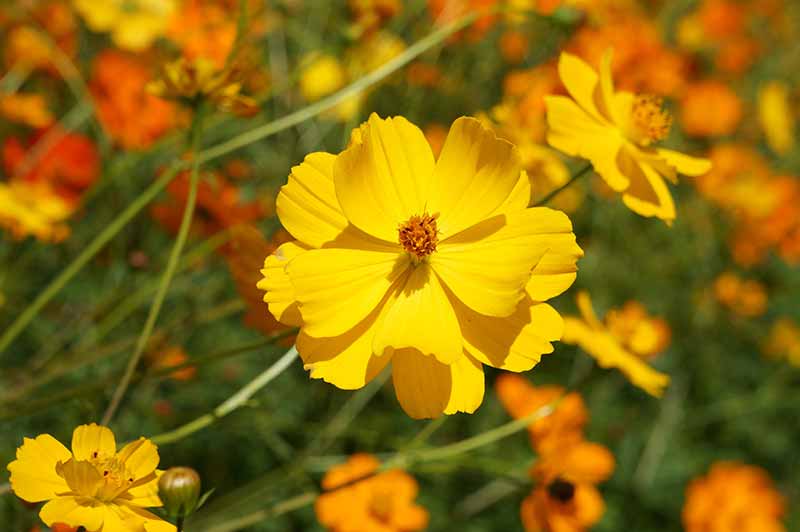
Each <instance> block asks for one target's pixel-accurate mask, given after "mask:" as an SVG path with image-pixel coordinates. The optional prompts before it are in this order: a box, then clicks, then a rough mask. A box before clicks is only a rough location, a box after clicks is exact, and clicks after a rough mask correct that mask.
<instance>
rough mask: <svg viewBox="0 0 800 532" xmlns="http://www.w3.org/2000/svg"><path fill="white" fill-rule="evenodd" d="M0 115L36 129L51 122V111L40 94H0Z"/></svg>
mask: <svg viewBox="0 0 800 532" xmlns="http://www.w3.org/2000/svg"><path fill="white" fill-rule="evenodd" d="M0 115H3V116H4V117H6V118H8V119H9V120H11V121H12V122H17V123H20V124H25V125H27V126H30V127H32V128H37V129H39V128H44V127H47V126H49V125H50V124H52V123H53V113H51V112H50V110H49V109H48V108H47V102H46V101H45V99H44V96H42V95H41V94H21V93H16V94H0Z"/></svg>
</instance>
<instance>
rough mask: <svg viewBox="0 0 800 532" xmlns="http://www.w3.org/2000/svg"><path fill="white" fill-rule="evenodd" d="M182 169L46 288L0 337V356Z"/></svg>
mask: <svg viewBox="0 0 800 532" xmlns="http://www.w3.org/2000/svg"><path fill="white" fill-rule="evenodd" d="M181 166H182V165H180V164H176V165H173V166H172V167H171V168H170V169H169V170H167V171H166V172H164V174H163V175H162V176H161V177H160V178H158V179H157V180H156V181H154V182H153V183H152V184H151V185H150V186H149V187H147V188H146V189H145V190H144V191H143V192H142V193H141V194H140V195H139V197H137V198H136V199H135V200H133V202H132V203H131V204H130V205H128V207H127V208H126V209H125V210H124V211H122V213H121V214H120V215H119V216H118V217H117V218H116V219H114V220H113V221H112V222H111V223H110V224H108V226H106V228H105V229H104V230H103V231H102V232H101V233H100V234H99V235H97V237H95V239H94V240H92V241H91V242H90V243H89V245H88V246H86V247H85V248H84V250H83V251H82V252H81V253H80V255H78V256H77V257H76V258H75V260H73V261H72V262H71V263H70V265H69V266H67V267H66V268H65V269H64V271H62V272H61V274H59V275H58V277H56V278H55V279H53V280H52V281H51V282H50V284H49V285H47V288H45V289H44V290H43V291H42V293H40V294H39V295H38V296H37V297H36V299H34V300H33V302H32V303H31V304H30V305H28V307H27V308H26V309H25V310H24V311H23V312H22V313H21V314H20V315H19V316H18V317H17V319H16V320H14V322H13V323H12V324H11V325H10V326H9V327H8V329H6V330H5V331H4V332H3V335H2V336H1V337H0V353H2V352H3V351H5V349H6V348H7V347H8V346H9V344H11V342H13V341H14V339H15V338H16V337H17V336H19V334H20V333H21V332H22V331H23V330H24V329H25V327H27V326H28V324H29V323H30V322H31V320H32V319H33V318H35V317H36V315H37V314H38V313H39V311H40V310H42V308H43V307H44V306H45V305H46V304H47V303H48V302H49V301H50V300H51V299H52V298H53V297H54V296H55V295H56V294H57V293H58V292H59V291H61V289H62V288H64V286H65V285H66V284H67V283H68V282H69V281H70V280H72V278H73V277H75V275H76V274H77V273H78V272H79V271H81V269H82V268H83V267H84V266H85V265H86V264H87V263H88V262H89V261H90V260H91V259H92V258H94V256H95V255H96V254H97V253H98V252H99V251H100V250H101V249H102V248H103V246H105V245H106V244H107V243H108V241H109V240H111V239H112V238H114V237H115V236H116V235H117V233H119V232H120V231H121V230H122V228H123V227H125V226H126V225H127V224H128V222H130V221H131V220H132V219H133V218H134V217H135V216H136V215H137V214H139V211H141V210H142V209H143V208H144V207H145V206H146V205H147V204H148V203H150V202H151V201H152V200H153V198H155V197H156V196H157V195H158V193H159V192H161V191H162V190H163V189H164V188H165V187H166V186H167V185H168V184H169V182H170V181H172V179H173V178H174V177H175V174H177V172H178V170H179V169H180V168H181Z"/></svg>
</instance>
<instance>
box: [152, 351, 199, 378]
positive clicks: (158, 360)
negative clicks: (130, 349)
mask: <svg viewBox="0 0 800 532" xmlns="http://www.w3.org/2000/svg"><path fill="white" fill-rule="evenodd" d="M149 358H150V365H151V367H152V368H153V369H169V368H173V367H176V366H182V365H183V364H184V363H186V362H187V361H188V360H189V357H188V356H187V355H186V351H184V350H183V348H182V347H180V346H169V347H165V348H163V349H159V350H157V351H153V352H151V353H150V354H149ZM196 374H197V368H196V367H194V366H186V367H184V368H181V369H176V370H175V371H173V372H171V373H170V374H169V376H170V378H172V379H174V380H176V381H188V380H192V379H193V378H194V376H195V375H196Z"/></svg>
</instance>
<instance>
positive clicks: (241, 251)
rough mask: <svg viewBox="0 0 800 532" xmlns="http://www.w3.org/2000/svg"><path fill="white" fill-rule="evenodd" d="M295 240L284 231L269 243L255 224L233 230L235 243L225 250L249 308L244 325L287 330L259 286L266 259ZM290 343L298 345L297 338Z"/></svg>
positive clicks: (272, 331)
mask: <svg viewBox="0 0 800 532" xmlns="http://www.w3.org/2000/svg"><path fill="white" fill-rule="evenodd" d="M289 240H291V236H290V235H289V233H287V232H286V231H284V230H282V229H280V230H278V231H277V232H276V233H275V234H274V235H273V236H272V240H271V241H269V242H267V240H265V239H264V237H263V236H261V231H259V230H258V229H256V228H255V227H254V226H252V225H247V224H239V225H235V226H233V227H232V228H231V241H230V244H229V246H228V247H227V249H226V251H225V261H226V262H227V264H228V269H229V270H230V272H231V276H232V277H233V281H234V283H235V284H236V291H237V292H239V296H241V298H242V299H243V300H244V302H245V304H246V305H247V312H246V314H245V316H244V324H245V325H247V326H248V327H250V328H252V329H255V330H257V331H261V332H262V333H264V334H266V335H272V334H275V333H276V332H279V331H284V330H286V329H287V327H286V326H285V325H282V324H281V323H280V322H279V321H278V320H276V319H275V318H274V317H273V316H272V314H271V313H270V312H269V307H268V305H267V304H266V303H265V302H264V299H263V297H264V293H263V292H262V291H261V290H259V289H258V288H257V287H256V284H257V283H258V282H259V281H260V280H261V274H260V271H261V268H262V267H263V265H264V257H267V256H269V255H271V254H272V253H273V252H274V251H275V250H276V249H278V246H279V245H281V244H282V243H284V242H288V241H289ZM286 343H288V344H289V345H292V344H294V337H291V338H287V339H286Z"/></svg>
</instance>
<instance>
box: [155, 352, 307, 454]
mask: <svg viewBox="0 0 800 532" xmlns="http://www.w3.org/2000/svg"><path fill="white" fill-rule="evenodd" d="M295 358H297V349H296V348H294V347H292V348H291V349H289V350H288V351H287V352H286V354H284V355H283V356H282V357H281V358H279V359H278V360H277V361H276V362H275V363H274V364H272V365H271V366H270V367H268V368H267V369H266V370H264V371H263V372H261V373H260V374H259V375H258V376H257V377H256V378H255V379H253V380H252V381H250V382H248V383H247V384H246V385H244V386H243V387H242V388H241V389H240V390H239V391H238V392H236V393H235V394H233V395H232V396H230V397H229V398H228V399H226V400H225V402H223V403H222V404H220V405H219V406H218V407H217V408H215V409H214V411H213V412H211V413H209V414H206V415H204V416H200V417H199V418H197V419H195V420H193V421H190V422H189V423H186V424H185V425H182V426H180V427H178V428H177V429H174V430H171V431H169V432H164V433H161V434H158V435H156V436H153V437H152V438H150V440H151V441H152V442H153V443H155V444H157V445H163V444H165V443H173V442H176V441H178V440H181V439H183V438H185V437H186V436H189V435H190V434H194V433H195V432H197V431H198V430H201V429H204V428H205V427H207V426H209V425H211V424H212V423H214V421H216V420H217V419H219V418H221V417H224V416H227V415H228V414H230V413H231V412H233V411H234V410H236V409H237V408H239V407H241V406H242V405H244V404H245V403H246V402H247V401H249V400H250V398H251V397H253V395H255V393H256V392H258V391H259V390H260V389H261V388H263V387H264V386H266V385H267V384H269V382H270V381H272V380H273V379H275V377H277V376H278V375H280V374H281V373H283V372H284V370H285V369H286V368H288V367H289V366H290V365H291V364H292V362H294V359H295Z"/></svg>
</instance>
